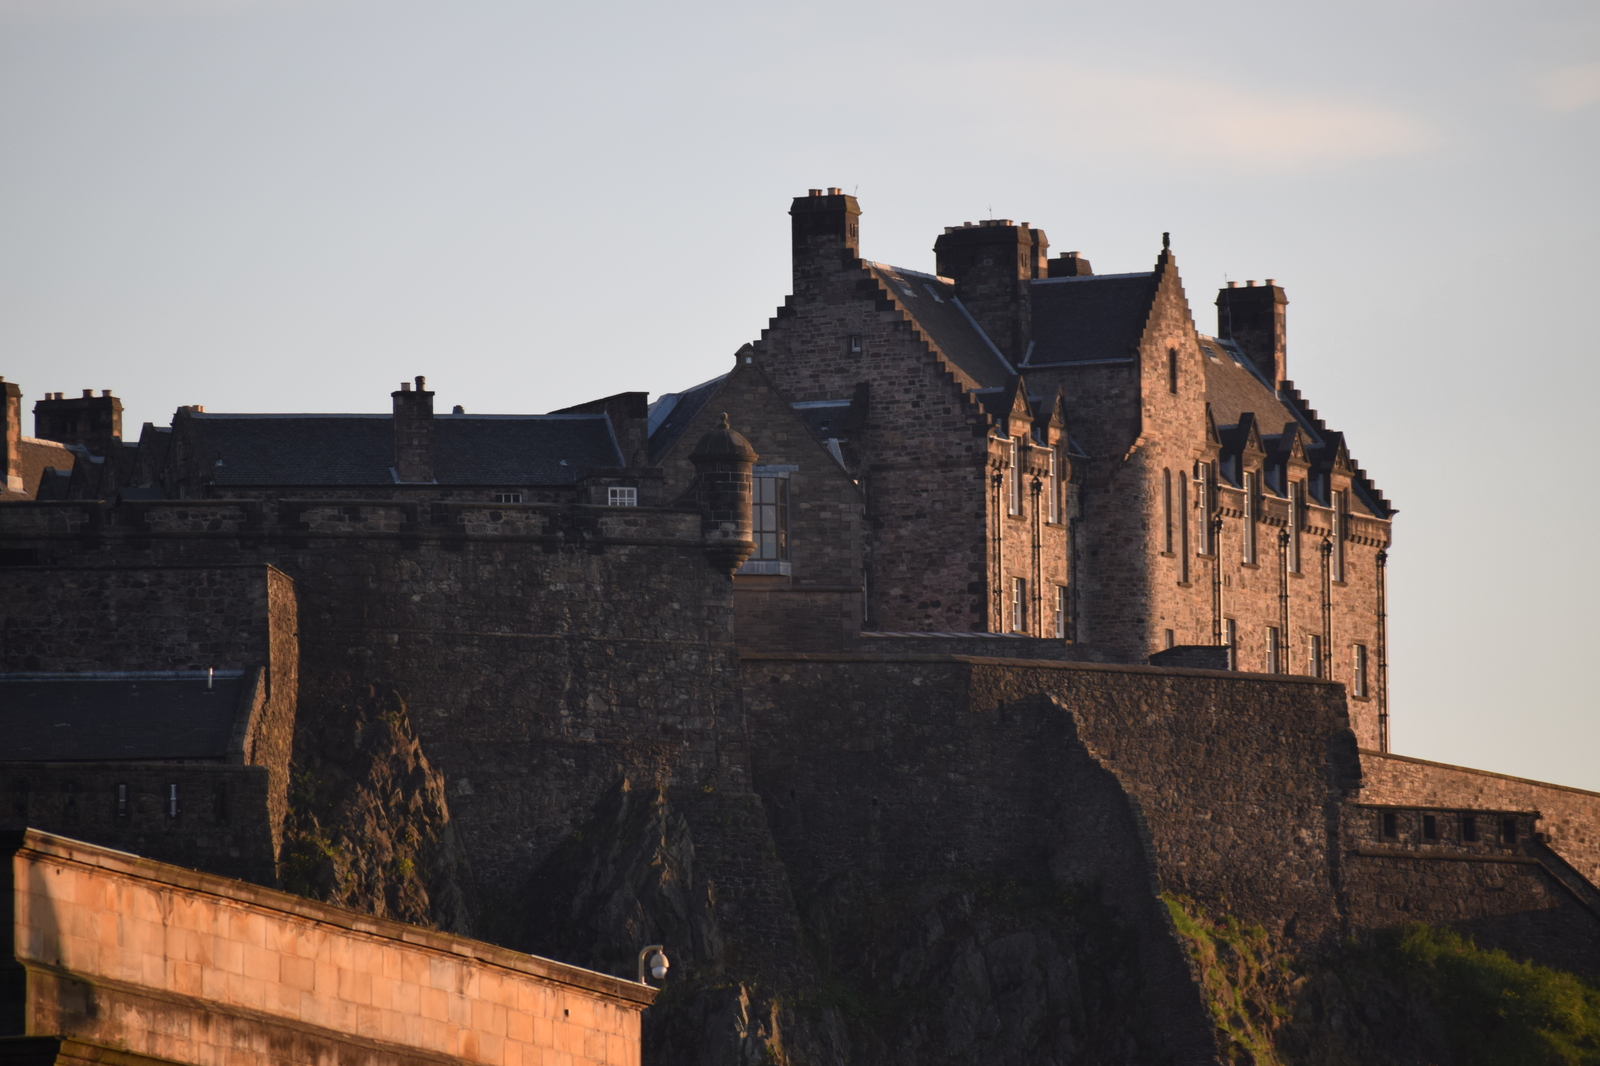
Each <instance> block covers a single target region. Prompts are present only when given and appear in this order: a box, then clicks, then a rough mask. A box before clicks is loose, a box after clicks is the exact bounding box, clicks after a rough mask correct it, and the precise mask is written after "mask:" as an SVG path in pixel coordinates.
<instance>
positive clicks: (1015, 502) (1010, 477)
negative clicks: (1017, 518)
mask: <svg viewBox="0 0 1600 1066" xmlns="http://www.w3.org/2000/svg"><path fill="white" fill-rule="evenodd" d="M1006 509H1007V510H1008V511H1009V512H1010V513H1011V514H1021V513H1022V453H1021V452H1020V451H1019V450H1018V449H1017V442H1016V441H1011V442H1009V443H1008V444H1007V445H1006Z"/></svg>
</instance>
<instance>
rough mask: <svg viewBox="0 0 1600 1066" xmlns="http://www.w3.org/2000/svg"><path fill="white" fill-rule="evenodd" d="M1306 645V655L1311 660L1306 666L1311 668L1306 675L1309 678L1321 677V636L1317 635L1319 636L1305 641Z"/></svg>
mask: <svg viewBox="0 0 1600 1066" xmlns="http://www.w3.org/2000/svg"><path fill="white" fill-rule="evenodd" d="M1306 644H1307V645H1308V647H1307V649H1306V650H1307V653H1308V655H1309V658H1310V659H1311V662H1310V663H1309V664H1308V665H1309V666H1310V667H1311V669H1309V670H1307V671H1306V673H1307V674H1308V675H1310V676H1311V677H1321V676H1322V637H1321V635H1320V634H1319V635H1315V636H1313V637H1312V638H1311V639H1310V640H1308V641H1306Z"/></svg>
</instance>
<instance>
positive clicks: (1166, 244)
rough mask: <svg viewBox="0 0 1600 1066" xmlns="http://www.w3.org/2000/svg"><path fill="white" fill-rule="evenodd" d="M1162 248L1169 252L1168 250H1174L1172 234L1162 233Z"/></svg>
mask: <svg viewBox="0 0 1600 1066" xmlns="http://www.w3.org/2000/svg"><path fill="white" fill-rule="evenodd" d="M1161 250H1162V251H1163V252H1168V251H1171V250H1172V234H1170V233H1163V234H1162V235H1161Z"/></svg>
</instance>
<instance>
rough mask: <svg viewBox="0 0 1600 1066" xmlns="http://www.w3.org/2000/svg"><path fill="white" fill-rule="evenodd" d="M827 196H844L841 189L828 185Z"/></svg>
mask: <svg viewBox="0 0 1600 1066" xmlns="http://www.w3.org/2000/svg"><path fill="white" fill-rule="evenodd" d="M828 195H829V196H842V195H844V190H843V189H838V188H834V187H833V186H831V185H830V186H828Z"/></svg>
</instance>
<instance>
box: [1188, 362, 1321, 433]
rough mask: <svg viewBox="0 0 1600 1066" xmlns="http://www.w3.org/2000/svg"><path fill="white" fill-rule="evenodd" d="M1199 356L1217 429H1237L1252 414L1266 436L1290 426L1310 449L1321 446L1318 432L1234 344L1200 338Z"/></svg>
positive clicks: (1207, 398)
mask: <svg viewBox="0 0 1600 1066" xmlns="http://www.w3.org/2000/svg"><path fill="white" fill-rule="evenodd" d="M1200 354H1201V356H1202V357H1203V363H1204V366H1205V372H1206V402H1207V403H1209V404H1210V405H1211V416H1212V417H1213V418H1214V419H1216V422H1217V426H1218V427H1219V428H1220V427H1222V426H1232V425H1237V424H1238V422H1239V416H1240V415H1241V414H1243V413H1244V412H1245V411H1253V412H1255V416H1256V424H1257V425H1258V426H1259V427H1260V431H1261V432H1262V433H1263V434H1278V433H1282V432H1283V427H1284V426H1286V425H1288V424H1289V423H1291V422H1294V423H1297V424H1299V426H1300V428H1301V429H1302V430H1304V431H1305V434H1306V440H1307V446H1308V447H1309V446H1314V445H1319V444H1322V443H1323V441H1322V437H1321V435H1320V434H1318V433H1317V431H1316V428H1315V427H1314V426H1312V425H1311V424H1310V423H1308V422H1306V421H1305V420H1303V419H1301V418H1299V417H1297V415H1296V413H1295V411H1294V409H1293V408H1292V407H1290V406H1289V405H1288V404H1286V403H1284V402H1283V401H1282V400H1280V399H1279V398H1278V394H1277V390H1276V389H1274V388H1273V387H1272V386H1270V385H1268V384H1267V382H1266V379H1265V378H1263V377H1262V376H1261V374H1260V372H1259V371H1258V370H1256V368H1255V364H1254V363H1252V362H1251V361H1250V360H1249V359H1247V358H1245V357H1244V355H1243V354H1242V353H1240V352H1239V350H1238V349H1237V348H1235V347H1234V346H1233V345H1232V344H1230V343H1229V342H1227V341H1221V340H1217V339H1216V338H1215V337H1201V338H1200Z"/></svg>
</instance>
